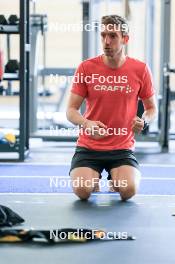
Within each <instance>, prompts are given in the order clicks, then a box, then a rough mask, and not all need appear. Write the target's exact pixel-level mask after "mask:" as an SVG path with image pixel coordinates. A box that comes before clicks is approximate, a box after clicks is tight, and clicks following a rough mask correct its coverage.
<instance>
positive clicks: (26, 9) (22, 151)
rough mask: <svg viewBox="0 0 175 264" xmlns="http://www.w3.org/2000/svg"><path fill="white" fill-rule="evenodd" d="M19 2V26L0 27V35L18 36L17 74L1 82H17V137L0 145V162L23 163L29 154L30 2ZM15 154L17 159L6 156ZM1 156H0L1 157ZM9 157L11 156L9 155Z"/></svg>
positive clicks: (21, 0) (6, 77) (6, 75)
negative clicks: (18, 58)
mask: <svg viewBox="0 0 175 264" xmlns="http://www.w3.org/2000/svg"><path fill="white" fill-rule="evenodd" d="M19 1H20V8H19V9H20V10H19V13H20V21H19V25H0V34H18V35H19V42H20V68H19V74H15V73H14V74H6V73H5V74H4V78H3V80H9V81H16V80H17V81H19V83H20V85H19V87H20V90H19V115H20V117H19V135H17V140H16V143H15V144H14V145H10V144H0V153H4V154H5V155H4V158H0V161H11V160H13V161H23V160H24V159H25V157H26V156H27V155H28V153H29V81H30V77H29V76H30V72H29V58H30V0H19ZM8 153H9V154H11V153H17V154H18V155H17V158H14V159H13V158H9V159H8V157H7V156H8V155H7V154H8ZM1 156H2V155H1ZM9 156H11V155H9Z"/></svg>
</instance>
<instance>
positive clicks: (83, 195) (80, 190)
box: [73, 186, 93, 200]
mask: <svg viewBox="0 0 175 264" xmlns="http://www.w3.org/2000/svg"><path fill="white" fill-rule="evenodd" d="M73 191H74V193H75V194H76V195H77V196H78V197H79V198H80V199H81V200H87V199H88V198H89V197H90V195H91V193H92V191H93V188H90V187H86V186H77V187H73Z"/></svg>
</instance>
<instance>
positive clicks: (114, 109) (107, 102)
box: [71, 55, 154, 150]
mask: <svg viewBox="0 0 175 264" xmlns="http://www.w3.org/2000/svg"><path fill="white" fill-rule="evenodd" d="M101 76H102V77H101ZM71 92H72V93H75V94H78V95H80V96H82V97H84V98H85V101H86V110H85V113H84V114H83V116H84V117H85V118H87V119H89V120H93V121H101V122H102V123H104V124H105V125H106V126H107V128H110V131H109V135H108V136H106V137H103V138H100V139H98V140H96V139H93V138H92V137H91V136H89V135H87V133H80V134H79V138H78V140H77V145H78V146H82V147H86V148H89V149H93V150H115V149H133V148H134V143H135V140H134V133H133V131H132V128H131V126H132V120H133V118H134V117H135V116H136V115H137V108H138V98H140V99H143V100H144V99H147V98H149V97H151V96H152V95H153V94H154V88H153V81H152V75H151V73H150V70H149V68H148V66H147V65H146V64H145V63H143V62H141V61H139V60H136V59H133V58H130V57H126V60H125V62H124V63H123V65H122V66H121V67H119V68H117V69H113V68H110V67H108V66H107V65H105V64H104V62H103V58H102V55H100V56H98V57H95V58H91V59H87V60H85V61H83V62H82V63H81V64H80V65H79V67H78V69H77V71H76V73H75V75H74V80H73V85H72V88H71Z"/></svg>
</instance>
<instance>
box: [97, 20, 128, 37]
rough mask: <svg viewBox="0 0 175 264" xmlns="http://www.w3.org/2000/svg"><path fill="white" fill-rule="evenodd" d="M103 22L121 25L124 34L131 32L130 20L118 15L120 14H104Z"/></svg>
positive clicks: (104, 23)
mask: <svg viewBox="0 0 175 264" xmlns="http://www.w3.org/2000/svg"><path fill="white" fill-rule="evenodd" d="M101 24H102V25H117V26H120V31H121V32H122V36H126V35H128V34H129V26H128V22H127V20H126V19H125V18H123V17H121V16H118V15H108V16H102V18H101Z"/></svg>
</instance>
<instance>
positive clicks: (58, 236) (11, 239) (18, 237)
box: [0, 228, 136, 244]
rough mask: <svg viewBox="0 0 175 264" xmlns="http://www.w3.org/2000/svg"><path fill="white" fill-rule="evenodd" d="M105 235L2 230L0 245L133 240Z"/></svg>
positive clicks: (90, 231) (66, 230)
mask: <svg viewBox="0 0 175 264" xmlns="http://www.w3.org/2000/svg"><path fill="white" fill-rule="evenodd" d="M115 234H116V235H112V232H110V235H108V234H107V232H105V231H103V230H93V229H84V228H78V229H75V228H62V229H58V230H57V229H55V230H33V229H30V230H25V229H7V230H6V229H3V230H0V243H19V242H47V243H50V244H54V243H61V242H63V243H66V242H68V243H70V242H73V243H85V242H92V241H113V240H135V239H136V238H135V237H133V236H128V235H127V236H126V237H125V236H124V237H122V236H120V235H118V236H117V233H116V232H115Z"/></svg>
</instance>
